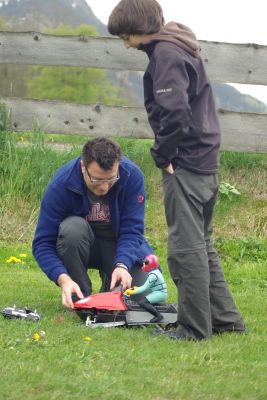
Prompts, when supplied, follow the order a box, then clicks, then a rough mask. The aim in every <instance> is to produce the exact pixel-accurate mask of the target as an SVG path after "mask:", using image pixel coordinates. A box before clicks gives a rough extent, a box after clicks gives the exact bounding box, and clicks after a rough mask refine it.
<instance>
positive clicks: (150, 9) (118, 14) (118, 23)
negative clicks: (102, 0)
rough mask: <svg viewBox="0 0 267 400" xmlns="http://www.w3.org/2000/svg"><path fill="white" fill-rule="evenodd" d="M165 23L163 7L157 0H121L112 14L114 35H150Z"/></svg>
mask: <svg viewBox="0 0 267 400" xmlns="http://www.w3.org/2000/svg"><path fill="white" fill-rule="evenodd" d="M163 25H164V18H163V13H162V8H161V6H160V5H159V3H158V2H157V1H156V0H121V1H120V2H119V3H118V4H117V6H116V7H115V8H114V9H113V11H112V13H111V14H110V17H109V21H108V31H109V33H111V34H112V35H116V36H121V35H123V34H126V35H149V34H153V33H156V32H158V31H159V30H160V28H161V27H162V26H163Z"/></svg>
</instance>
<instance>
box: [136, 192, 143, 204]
mask: <svg viewBox="0 0 267 400" xmlns="http://www.w3.org/2000/svg"><path fill="white" fill-rule="evenodd" d="M137 201H138V203H139V204H141V203H143V201H144V196H142V195H141V194H140V195H139V196H138V197H137Z"/></svg>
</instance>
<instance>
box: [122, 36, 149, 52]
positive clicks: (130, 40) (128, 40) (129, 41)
mask: <svg viewBox="0 0 267 400" xmlns="http://www.w3.org/2000/svg"><path fill="white" fill-rule="evenodd" d="M151 36H152V35H128V34H126V33H125V34H122V35H120V39H121V40H122V41H123V44H124V46H125V47H126V49H129V48H130V47H133V48H135V49H136V48H137V47H138V46H139V45H140V44H143V43H147V42H149V41H150V37H151Z"/></svg>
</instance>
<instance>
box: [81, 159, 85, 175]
mask: <svg viewBox="0 0 267 400" xmlns="http://www.w3.org/2000/svg"><path fill="white" fill-rule="evenodd" d="M81 169H82V173H83V174H84V173H85V164H84V162H83V160H81Z"/></svg>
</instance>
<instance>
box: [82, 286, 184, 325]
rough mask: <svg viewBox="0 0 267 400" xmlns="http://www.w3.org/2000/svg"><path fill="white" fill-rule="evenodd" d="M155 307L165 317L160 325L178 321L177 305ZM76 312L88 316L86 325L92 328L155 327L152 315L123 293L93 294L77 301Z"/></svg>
mask: <svg viewBox="0 0 267 400" xmlns="http://www.w3.org/2000/svg"><path fill="white" fill-rule="evenodd" d="M155 307H156V309H157V310H158V311H159V312H160V313H161V314H162V316H163V319H162V320H161V321H160V325H168V324H174V323H175V322H176V321H177V305H176V304H161V305H155ZM74 310H75V311H79V313H84V314H87V320H86V325H87V326H90V327H113V326H123V325H125V326H142V325H151V324H152V325H153V323H151V322H150V320H151V317H152V315H151V314H150V313H149V312H148V311H145V310H144V308H142V307H141V306H140V305H139V304H138V302H136V301H133V300H130V298H129V297H128V296H126V295H124V294H123V293H122V292H121V291H114V292H104V293H96V294H92V295H91V296H88V297H86V298H84V299H81V300H78V301H76V302H75V303H74ZM154 325H155V324H154Z"/></svg>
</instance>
